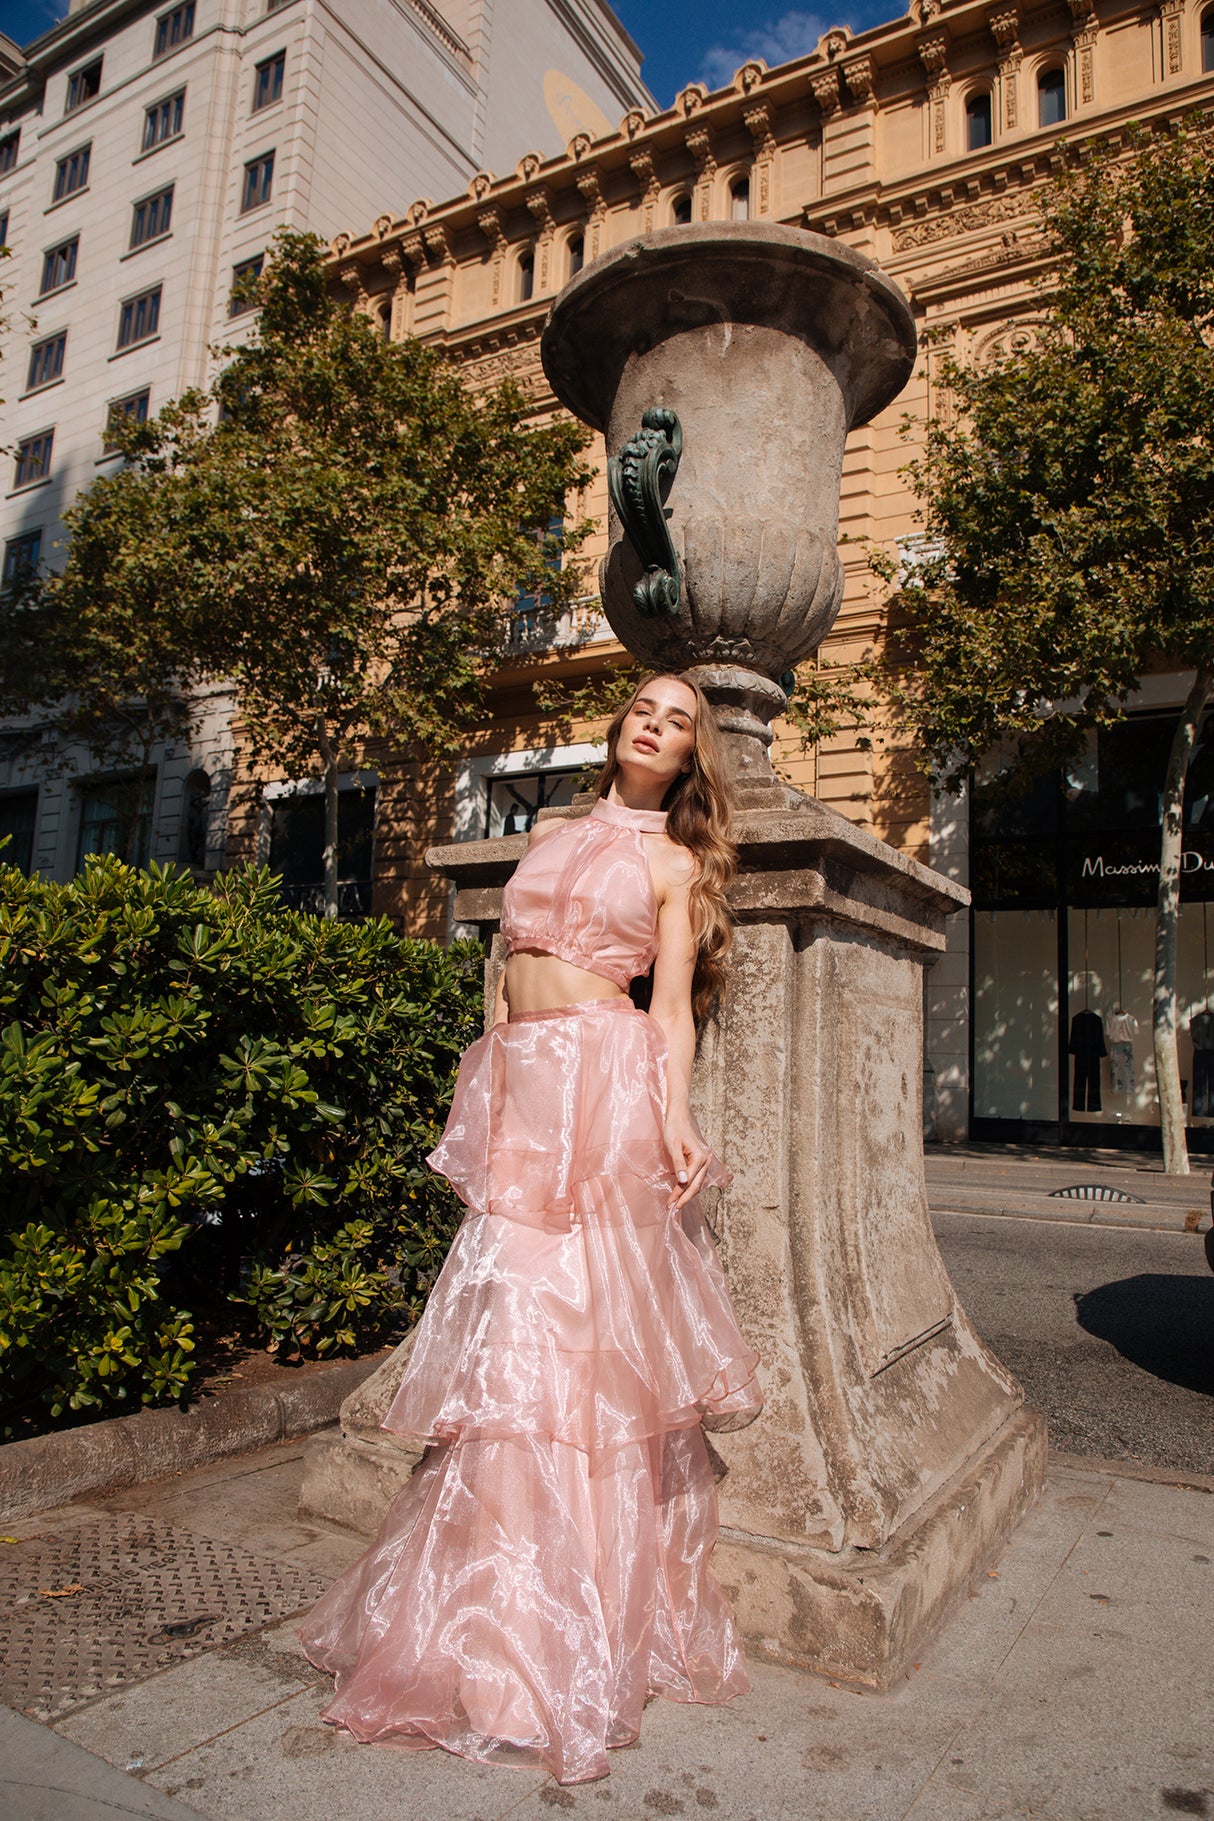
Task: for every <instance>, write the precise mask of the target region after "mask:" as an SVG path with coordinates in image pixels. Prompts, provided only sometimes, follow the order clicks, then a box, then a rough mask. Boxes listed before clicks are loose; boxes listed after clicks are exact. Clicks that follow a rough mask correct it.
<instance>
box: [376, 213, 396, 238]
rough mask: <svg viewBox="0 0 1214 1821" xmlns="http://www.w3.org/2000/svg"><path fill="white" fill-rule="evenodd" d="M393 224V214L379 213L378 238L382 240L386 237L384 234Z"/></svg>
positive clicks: (377, 218) (377, 223)
mask: <svg viewBox="0 0 1214 1821" xmlns="http://www.w3.org/2000/svg"><path fill="white" fill-rule="evenodd" d="M391 226H392V217H391V215H377V216H376V218H375V234H376V238H377V239H378V240H382V239H383V238H384V235H385V234H386V233H387V232H388V229H389V228H390V227H391Z"/></svg>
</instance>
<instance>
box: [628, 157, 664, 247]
mask: <svg viewBox="0 0 1214 1821" xmlns="http://www.w3.org/2000/svg"><path fill="white" fill-rule="evenodd" d="M628 162H629V164H630V165H631V167H632V174H633V176H634V177H635V178H636V180H637V187H638V189H639V190H640V192H641V203H642V206H643V209H644V231H645V233H646V234H651V233H652V232H653V229H654V225H655V222H656V219H657V207H658V197H659V196H660V195H661V194H662V186H661V184H660V183H659V182H658V175H657V172H656V171H655V170H654V168H653V154H652V153H651V152H634V153H633V154H632V157H631V158H630V159H629V160H628Z"/></svg>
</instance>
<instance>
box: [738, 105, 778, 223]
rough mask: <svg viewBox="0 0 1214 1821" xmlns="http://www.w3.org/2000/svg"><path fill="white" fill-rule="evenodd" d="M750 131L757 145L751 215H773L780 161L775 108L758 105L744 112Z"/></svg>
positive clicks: (753, 172)
mask: <svg viewBox="0 0 1214 1821" xmlns="http://www.w3.org/2000/svg"><path fill="white" fill-rule="evenodd" d="M742 118H743V120H745V122H746V131H747V132H748V133H749V134H750V137H751V140H752V142H753V144H754V149H755V155H754V163H753V165H752V167H751V171H752V175H751V185H750V203H751V212H752V213H753V214H755V215H760V216H762V215H770V214H771V213H772V193H771V192H772V183H771V178H772V171H773V170H774V168H775V161H776V136H775V134H774V133H773V132H772V130H771V108H770V107H769V106H768V104H767V102H765V101H762V102H758V103H756V105H755V106H754V107H748V108H746V109H745V110H744V111H743V114H742Z"/></svg>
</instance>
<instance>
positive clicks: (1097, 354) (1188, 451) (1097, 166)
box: [894, 125, 1214, 1173]
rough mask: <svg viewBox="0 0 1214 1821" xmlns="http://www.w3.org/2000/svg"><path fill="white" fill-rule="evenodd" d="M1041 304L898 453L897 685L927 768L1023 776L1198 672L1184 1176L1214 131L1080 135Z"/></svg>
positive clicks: (1171, 766) (962, 378)
mask: <svg viewBox="0 0 1214 1821" xmlns="http://www.w3.org/2000/svg"><path fill="white" fill-rule="evenodd" d="M1042 226H1043V230H1044V236H1045V245H1044V249H1043V250H1044V255H1045V258H1046V259H1047V261H1048V277H1047V278H1046V279H1045V280H1043V283H1042V291H1043V296H1042V304H1043V310H1045V311H1047V312H1048V319H1047V320H1046V321H1045V322H1044V323H1043V324H1042V326H1041V327H1040V328H1039V329H1038V330H1037V331H1036V335H1035V342H1034V345H1031V346H1028V347H1025V348H1024V349H1022V350H1020V351H1018V352H1013V353H1011V354H1009V355H1007V356H1006V357H1005V358H1003V359H1001V360H999V361H997V362H996V363H995V364H993V365H987V366H981V367H978V366H967V365H964V364H961V363H960V362H959V361H958V360H956V359H954V358H948V357H946V358H945V359H944V362H943V370H942V378H943V381H944V384H945V386H946V388H947V390H948V393H949V394H950V395H951V400H952V403H953V405H954V407H955V411H954V413H953V414H952V415H951V416H949V417H947V418H945V417H941V418H937V419H936V420H935V421H933V422H932V423H930V424H929V425H928V429H927V439H926V448H925V453H924V454H923V456H922V457H921V459H920V460H918V461H916V462H915V463H913V464H912V466H911V470H910V472H911V477H912V480H913V483H914V485H915V487H916V490H917V492H918V494H919V498H920V501H921V505H922V523H923V531H924V546H923V547H924V550H925V551H926V552H927V553H929V554H928V555H927V556H926V557H925V558H924V560H922V561H921V562H920V563H919V564H918V566H917V568H916V572H915V574H914V575H913V577H911V578H910V579H909V581H905V580H904V583H903V586H902V588H901V590H900V601H901V605H902V606H903V607H904V608H906V609H907V610H908V615H909V622H910V625H911V626H912V628H913V631H912V632H911V633H910V634H909V636H907V637H904V638H903V639H901V640H900V641H897V642H896V650H895V660H894V661H895V664H896V665H898V666H900V667H901V668H900V676H899V681H898V685H897V691H896V693H897V695H898V698H899V701H900V705H901V707H902V709H903V711H904V712H905V713H906V715H907V716H908V718H909V721H910V724H911V726H912V728H913V730H914V732H915V733H916V734H917V735H918V737H919V739H920V741H921V742H922V745H923V748H924V749H925V751H926V753H927V754H928V756H929V759H930V763H931V767H932V769H933V770H934V772H935V775H936V777H937V779H938V781H939V782H940V783H941V784H943V785H944V786H945V787H947V788H949V789H952V790H956V789H958V788H959V787H960V786H961V785H962V783H963V782H964V780H965V778H966V777H967V776H968V775H969V772H970V770H971V768H972V767H974V766H975V765H978V764H980V763H983V762H989V761H990V758H991V755H992V754H1007V753H1008V752H1009V751H1011V752H1012V753H1013V754H1014V758H1013V760H1012V761H1011V762H1010V763H1009V765H1008V770H1009V771H1010V772H1011V773H1013V774H1019V775H1020V776H1027V775H1028V774H1030V773H1031V772H1032V771H1034V770H1036V771H1037V772H1038V773H1039V772H1040V771H1042V770H1045V769H1047V768H1050V767H1053V766H1055V765H1057V764H1059V763H1061V762H1064V761H1065V760H1066V759H1067V758H1069V757H1071V756H1072V755H1074V754H1075V753H1076V752H1077V751H1078V750H1079V749H1080V748H1081V747H1082V745H1083V743H1084V741H1085V739H1086V738H1088V737H1089V736H1090V734H1091V732H1092V730H1093V729H1098V728H1101V727H1108V726H1110V725H1112V724H1113V723H1114V722H1116V721H1117V720H1119V719H1120V718H1121V717H1122V716H1123V715H1124V714H1125V712H1126V710H1127V706H1128V704H1129V703H1130V702H1131V699H1132V698H1133V696H1134V694H1135V692H1136V691H1137V689H1138V688H1139V685H1140V680H1141V678H1142V675H1143V673H1144V672H1145V671H1149V670H1152V669H1157V668H1168V669H1180V670H1182V671H1191V672H1192V673H1193V682H1192V686H1191V688H1190V689H1189V693H1188V696H1187V699H1186V701H1185V703H1184V706H1183V708H1182V709H1181V711H1180V712H1179V714H1178V715H1177V718H1176V725H1175V732H1174V737H1173V740H1172V745H1171V753H1170V758H1169V763H1168V768H1167V779H1166V785H1165V791H1164V800H1163V819H1162V822H1163V826H1162V837H1161V845H1160V873H1159V895H1158V904H1157V927H1156V948H1155V980H1154V1013H1153V1025H1154V1048H1155V1062H1156V1070H1157V1076H1158V1081H1159V1092H1160V1105H1161V1113H1162V1130H1163V1145H1164V1156H1165V1165H1166V1168H1167V1169H1168V1170H1170V1171H1174V1172H1179V1173H1184V1172H1186V1171H1187V1170H1188V1157H1187V1151H1186V1145H1185V1125H1184V1109H1183V1105H1182V1102H1181V1087H1180V1072H1179V1065H1178V1059H1177V1047H1176V1029H1177V1006H1176V936H1177V922H1178V915H1179V901H1180V867H1181V838H1182V821H1183V804H1184V791H1185V782H1186V778H1187V774H1188V767H1189V761H1190V757H1191V754H1192V752H1193V748H1194V742H1195V739H1196V735H1197V731H1198V727H1199V724H1200V721H1201V717H1202V714H1203V712H1204V711H1205V709H1206V706H1207V704H1208V702H1209V701H1210V697H1211V694H1212V692H1214V442H1212V441H1211V437H1210V426H1211V424H1212V423H1214V137H1212V136H1211V133H1210V131H1209V129H1208V128H1205V127H1202V126H1200V125H1197V126H1193V127H1190V128H1188V129H1186V130H1182V131H1175V132H1172V133H1170V134H1166V135H1156V136H1147V135H1146V134H1143V133H1138V134H1136V135H1135V136H1134V137H1133V139H1132V141H1131V143H1130V145H1129V147H1128V148H1123V149H1122V150H1121V151H1119V152H1114V151H1111V150H1105V151H1098V150H1095V149H1093V148H1084V150H1083V152H1082V154H1081V155H1080V156H1079V157H1078V158H1075V157H1074V155H1073V154H1072V155H1071V157H1070V161H1069V162H1068V164H1067V165H1066V166H1065V168H1064V169H1062V170H1061V171H1060V172H1059V173H1058V175H1057V177H1056V178H1055V180H1054V181H1053V183H1052V184H1051V186H1050V187H1049V189H1048V190H1047V193H1046V195H1045V198H1044V201H1043V205H1042Z"/></svg>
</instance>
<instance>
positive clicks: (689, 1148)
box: [665, 1118, 712, 1208]
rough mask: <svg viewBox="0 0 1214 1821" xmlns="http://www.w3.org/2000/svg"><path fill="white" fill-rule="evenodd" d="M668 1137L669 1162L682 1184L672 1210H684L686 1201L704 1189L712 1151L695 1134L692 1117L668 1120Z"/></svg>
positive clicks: (666, 1134) (666, 1131)
mask: <svg viewBox="0 0 1214 1821" xmlns="http://www.w3.org/2000/svg"><path fill="white" fill-rule="evenodd" d="M665 1138H666V1149H667V1150H668V1151H669V1152H670V1162H671V1165H672V1167H673V1169H674V1173H675V1176H676V1177H677V1178H678V1183H679V1193H678V1194H677V1195H676V1196H675V1198H674V1199H673V1201H672V1202H671V1204H670V1205H671V1207H672V1208H681V1207H682V1206H683V1203H684V1202H686V1201H690V1200H691V1198H692V1196H693V1195H698V1194H699V1192H700V1190H701V1189H702V1188H703V1187H704V1178H705V1177H706V1176H707V1174H708V1166H709V1164H710V1163H711V1162H712V1152H711V1151H710V1150H709V1149H708V1146H707V1145H706V1144H705V1143H704V1140H703V1139H702V1138H701V1137H700V1136H699V1134H698V1133H697V1132H696V1129H695V1127H694V1126H693V1125H692V1123H691V1120H690V1118H686V1119H677V1118H675V1119H668V1120H667V1121H666V1129H665Z"/></svg>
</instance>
